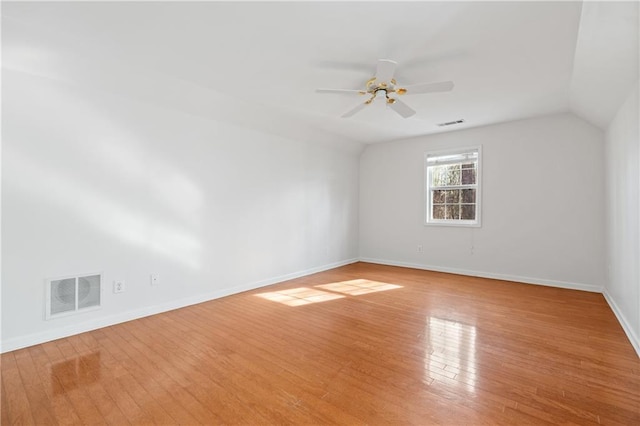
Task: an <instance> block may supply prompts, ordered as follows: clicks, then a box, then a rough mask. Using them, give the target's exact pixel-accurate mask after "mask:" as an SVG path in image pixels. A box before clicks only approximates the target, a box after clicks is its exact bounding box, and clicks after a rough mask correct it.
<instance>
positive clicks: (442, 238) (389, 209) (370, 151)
mask: <svg viewBox="0 0 640 426" xmlns="http://www.w3.org/2000/svg"><path fill="white" fill-rule="evenodd" d="M477 145H482V174H483V175H482V194H483V195H482V197H483V198H482V227H480V228H460V227H444V226H425V225H423V223H424V220H423V215H424V206H423V200H424V196H423V191H424V186H423V167H424V163H423V161H424V160H423V155H424V152H425V151H428V150H441V149H446V148H455V147H466V146H477ZM603 154H604V148H603V134H602V132H601V131H600V130H598V129H597V128H595V127H594V126H592V125H590V124H587V123H586V122H584V121H582V120H581V119H579V118H577V117H575V116H573V115H572V114H560V115H553V116H547V117H542V118H535V119H529V120H523V121H516V122H509V123H505V124H500V125H494V126H487V127H479V128H474V129H469V130H461V131H457V132H450V133H443V134H438V135H432V136H428V137H422V138H415V139H410V140H405V141H396V142H391V143H383V144H378V145H369V146H368V147H367V148H366V149H365V151H364V152H363V154H362V157H361V163H360V255H361V258H363V259H364V260H368V261H372V262H379V263H387V264H396V265H405V266H412V267H418V268H426V269H432V270H440V271H450V272H459V273H463V274H469V275H479V276H486V277H496V278H504V279H510V280H515V281H522V282H531V283H540V284H551V285H556V286H561V287H569V288H580V289H585V290H591V291H601V289H602V286H603V283H604V281H605V268H604V258H605V252H604V247H605V235H604V203H603V198H604V183H603V180H604V160H603ZM418 245H423V246H424V251H423V252H422V253H419V252H418V251H417V246H418Z"/></svg>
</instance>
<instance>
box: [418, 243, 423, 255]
mask: <svg viewBox="0 0 640 426" xmlns="http://www.w3.org/2000/svg"><path fill="white" fill-rule="evenodd" d="M422 250H423V247H422V244H419V245H418V253H422Z"/></svg>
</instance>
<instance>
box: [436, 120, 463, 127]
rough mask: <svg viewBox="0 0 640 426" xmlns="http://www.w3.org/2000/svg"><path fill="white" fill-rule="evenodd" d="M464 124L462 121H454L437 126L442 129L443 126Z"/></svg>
mask: <svg viewBox="0 0 640 426" xmlns="http://www.w3.org/2000/svg"><path fill="white" fill-rule="evenodd" d="M462 123H464V120H456V121H447V122H446V123H440V124H438V126H440V127H443V126H453V125H454V124H462Z"/></svg>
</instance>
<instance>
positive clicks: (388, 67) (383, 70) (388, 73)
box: [376, 59, 398, 83]
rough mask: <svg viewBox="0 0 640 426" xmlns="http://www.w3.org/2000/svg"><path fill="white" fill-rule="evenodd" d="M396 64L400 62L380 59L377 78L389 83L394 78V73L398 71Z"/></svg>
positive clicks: (379, 80)
mask: <svg viewBox="0 0 640 426" xmlns="http://www.w3.org/2000/svg"><path fill="white" fill-rule="evenodd" d="M396 65H398V63H397V62H395V61H392V60H390V59H380V60H379V61H378V68H377V69H376V80H377V81H378V82H385V83H389V82H390V81H391V79H392V78H393V73H394V72H395V71H396Z"/></svg>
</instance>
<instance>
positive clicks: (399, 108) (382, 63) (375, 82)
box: [317, 59, 453, 118]
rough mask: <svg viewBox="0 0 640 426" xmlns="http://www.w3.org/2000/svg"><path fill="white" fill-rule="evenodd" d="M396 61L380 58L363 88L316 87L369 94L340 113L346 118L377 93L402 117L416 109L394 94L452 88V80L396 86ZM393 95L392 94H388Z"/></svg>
mask: <svg viewBox="0 0 640 426" xmlns="http://www.w3.org/2000/svg"><path fill="white" fill-rule="evenodd" d="M396 66H397V63H396V62H395V61H392V60H390V59H380V60H379V61H378V66H377V69H376V75H375V77H372V78H370V79H369V80H368V81H367V82H366V83H365V87H366V89H365V90H353V89H317V92H319V93H352V94H358V95H367V94H369V95H371V96H370V97H369V99H367V100H366V101H364V103H362V102H361V103H359V104H358V105H356V106H355V107H354V108H352V109H350V110H349V111H347V112H346V113H344V114H342V117H343V118H348V117H351V116H353V115H354V114H356V113H357V112H359V111H361V110H362V109H364V107H365V106H367V105H370V104H371V103H372V102H373V101H374V100H375V99H376V98H377V97H378V96H379V95H384V97H385V102H386V104H387V106H388V107H390V108H391V109H392V110H394V111H395V112H397V113H398V114H399V115H400V116H402V117H404V118H409V117H411V116H413V115H415V113H416V111H415V110H414V109H413V108H411V107H410V106H409V105H407V104H406V103H404V102H403V101H401V100H400V99H398V98H397V97H395V95H399V96H403V95H416V94H421V93H436V92H449V91H451V90H453V82H452V81H442V82H439V83H423V84H414V85H411V86H404V87H400V86H398V83H397V82H396V80H395V79H394V78H393V75H394V73H395V70H396ZM389 95H394V96H389Z"/></svg>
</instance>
